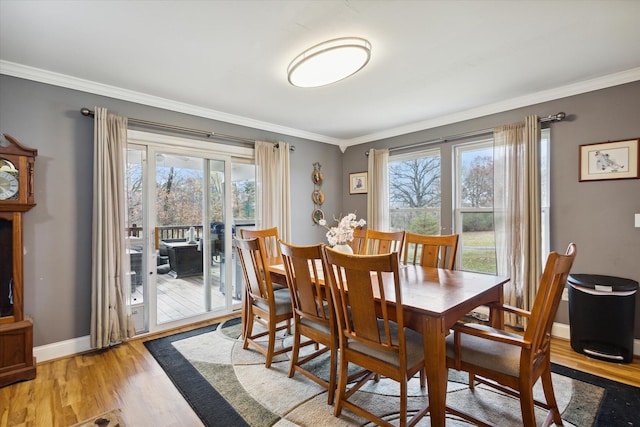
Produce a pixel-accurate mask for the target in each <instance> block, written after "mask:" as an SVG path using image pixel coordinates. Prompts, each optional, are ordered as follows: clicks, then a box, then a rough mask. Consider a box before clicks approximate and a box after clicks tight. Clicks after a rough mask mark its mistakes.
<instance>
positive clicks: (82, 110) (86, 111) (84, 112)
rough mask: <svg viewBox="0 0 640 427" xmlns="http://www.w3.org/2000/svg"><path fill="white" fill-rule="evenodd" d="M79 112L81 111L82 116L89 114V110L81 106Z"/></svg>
mask: <svg viewBox="0 0 640 427" xmlns="http://www.w3.org/2000/svg"><path fill="white" fill-rule="evenodd" d="M80 112H81V113H82V115H83V116H90V115H91V110H89V109H88V108H87V107H84V108H81V109H80Z"/></svg>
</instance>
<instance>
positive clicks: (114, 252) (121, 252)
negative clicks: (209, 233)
mask: <svg viewBox="0 0 640 427" xmlns="http://www.w3.org/2000/svg"><path fill="white" fill-rule="evenodd" d="M126 148H127V118H126V117H120V116H117V115H115V114H109V113H108V112H107V110H106V109H105V108H96V109H95V119H94V154H93V225H92V259H93V263H92V267H91V347H92V348H105V347H109V346H111V345H113V344H117V343H119V342H121V341H124V340H126V339H127V338H130V337H132V336H133V335H135V332H134V326H133V320H132V319H131V317H130V315H129V313H128V308H127V304H126V295H127V292H128V289H130V284H129V283H128V281H129V280H130V278H129V277H128V276H127V272H128V271H129V270H130V269H129V267H128V265H129V262H128V258H127V256H126V239H125V224H126V223H125V205H126V201H125V170H124V165H125V160H126Z"/></svg>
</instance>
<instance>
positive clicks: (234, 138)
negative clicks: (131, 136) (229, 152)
mask: <svg viewBox="0 0 640 427" xmlns="http://www.w3.org/2000/svg"><path fill="white" fill-rule="evenodd" d="M80 112H81V113H82V115H83V116H87V117H94V116H95V113H94V112H93V111H91V110H90V109H88V108H86V107H83V108H81V109H80ZM128 121H129V123H134V124H138V125H143V126H151V127H156V128H161V129H169V130H174V131H178V132H186V133H195V134H198V135H204V136H206V137H207V138H220V139H228V140H231V141H239V142H244V143H247V144H251V145H254V144H255V142H256V141H255V140H253V139H249V138H242V137H239V136H233V135H225V134H222V133H216V132H213V131H210V130H199V129H191V128H185V127H182V126H175V125H167V124H164V123H157V122H150V121H148V120H140V119H134V118H128ZM275 146H276V147H278V146H279V144H278V143H275ZM295 149H296V146H295V145H290V146H289V151H295Z"/></svg>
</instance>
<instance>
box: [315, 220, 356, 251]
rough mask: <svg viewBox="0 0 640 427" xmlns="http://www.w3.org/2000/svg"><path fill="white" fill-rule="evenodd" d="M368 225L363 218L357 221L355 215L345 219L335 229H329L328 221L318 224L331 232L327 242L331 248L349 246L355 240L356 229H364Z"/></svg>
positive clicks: (328, 234) (321, 221)
mask: <svg viewBox="0 0 640 427" xmlns="http://www.w3.org/2000/svg"><path fill="white" fill-rule="evenodd" d="M336 221H337V220H336ZM366 223H367V222H366V221H365V220H364V219H362V218H361V219H359V220H357V219H356V214H354V213H350V214H349V215H346V216H345V217H343V218H342V219H341V220H340V221H339V222H338V225H337V226H335V227H328V226H327V221H326V220H324V219H321V220H320V221H319V222H318V224H320V225H321V226H323V227H324V228H326V229H327V230H329V231H327V241H328V242H329V245H331V246H336V245H346V244H348V243H349V242H350V241H352V240H353V230H354V229H355V228H356V227H363V226H364V225H365V224H366Z"/></svg>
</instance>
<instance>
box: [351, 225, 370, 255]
mask: <svg viewBox="0 0 640 427" xmlns="http://www.w3.org/2000/svg"><path fill="white" fill-rule="evenodd" d="M366 242H367V230H366V229H364V228H356V229H354V230H353V240H352V241H350V242H349V246H351V250H353V253H354V254H356V255H364V254H365V252H366V249H367V246H366Z"/></svg>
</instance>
